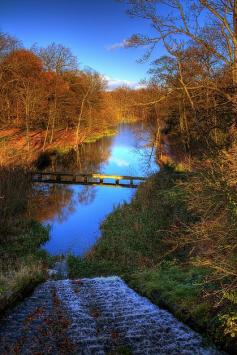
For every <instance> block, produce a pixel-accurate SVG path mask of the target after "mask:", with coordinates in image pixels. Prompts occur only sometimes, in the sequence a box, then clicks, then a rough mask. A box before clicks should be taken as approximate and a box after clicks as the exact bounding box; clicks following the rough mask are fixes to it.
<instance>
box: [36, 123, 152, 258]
mask: <svg viewBox="0 0 237 355" xmlns="http://www.w3.org/2000/svg"><path fill="white" fill-rule="evenodd" d="M151 141H152V132H151V131H150V130H149V127H148V126H147V125H145V124H144V123H139V124H133V125H123V126H121V127H120V129H119V130H118V133H117V135H115V136H114V137H103V138H102V139H100V140H98V141H96V142H94V143H87V144H83V145H82V146H80V147H79V151H78V152H75V151H74V150H71V151H69V152H67V153H65V154H62V153H52V154H51V156H50V157H49V159H48V158H47V159H48V161H47V164H46V165H47V166H46V167H45V169H44V170H45V171H60V172H73V173H80V172H87V173H91V172H93V173H95V172H101V173H104V174H120V175H132V176H147V175H149V174H151V173H152V172H154V171H155V170H157V169H158V166H157V164H156V162H155V158H154V156H153V155H152V147H151ZM133 194H134V189H130V188H127V189H124V188H112V187H105V186H80V185H57V184H55V185H53V184H51V185H50V184H37V185H36V186H35V191H34V196H33V198H32V201H31V205H32V208H31V210H32V215H33V216H34V217H35V218H37V219H38V220H39V221H41V222H43V223H45V224H49V225H50V228H51V238H50V240H49V242H47V244H46V245H45V246H44V248H45V249H46V250H47V251H48V252H49V253H51V254H53V255H57V254H66V253H68V252H70V253H73V254H75V255H80V256H82V255H84V254H85V253H86V252H88V251H89V250H90V249H91V247H92V246H93V245H94V244H95V242H96V240H97V239H98V238H99V236H100V230H99V226H100V223H101V222H102V221H103V220H104V218H105V217H106V215H108V214H109V213H110V212H111V211H112V210H113V208H114V207H116V206H118V205H119V204H121V203H124V202H129V201H130V200H131V198H132V196H133Z"/></svg>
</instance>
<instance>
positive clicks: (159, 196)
mask: <svg viewBox="0 0 237 355" xmlns="http://www.w3.org/2000/svg"><path fill="white" fill-rule="evenodd" d="M179 170H180V172H176V171H174V169H173V168H172V167H171V168H170V167H168V168H167V169H164V170H163V171H162V172H161V173H159V174H156V175H154V176H152V177H151V178H149V179H148V180H147V181H146V182H145V183H144V184H142V185H141V186H140V187H139V188H138V190H137V193H136V195H135V197H134V199H133V200H132V201H131V203H130V204H124V205H122V206H119V207H118V208H116V209H115V210H114V211H113V212H112V213H111V214H110V215H109V216H108V217H107V219H106V220H105V221H104V222H103V223H102V225H101V234H102V237H101V238H100V239H99V240H98V242H97V244H96V245H95V247H94V248H93V249H92V251H91V252H90V253H89V254H88V255H87V256H86V257H85V258H84V259H80V258H77V257H75V256H70V257H69V269H70V276H71V277H72V278H76V277H94V276H106V275H119V276H121V277H123V278H124V279H125V280H126V281H127V282H128V284H129V285H130V286H131V287H133V288H134V289H136V290H137V291H138V292H139V293H141V294H143V295H145V296H147V297H149V298H150V299H151V300H152V301H153V302H154V303H156V304H158V305H160V306H162V307H165V308H168V309H169V310H170V311H171V312H172V313H174V314H175V315H176V317H178V318H179V319H181V320H182V321H184V322H187V323H188V324H190V325H191V326H192V327H193V328H194V329H196V330H198V331H200V332H202V333H203V334H204V335H208V336H210V337H211V338H212V339H213V340H214V341H215V342H216V344H219V345H220V346H221V347H224V348H225V349H226V350H228V351H229V352H230V353H231V352H232V353H236V349H237V344H236V339H237V337H235V334H234V333H233V332H234V331H235V328H234V327H235V323H234V322H235V314H236V305H235V304H234V303H233V302H231V301H229V300H227V301H223V283H224V282H225V278H224V277H221V278H219V279H218V278H213V279H212V277H213V270H212V269H211V268H210V267H209V266H205V265H201V264H200V263H198V253H197V254H194V255H193V254H192V249H193V247H192V246H190V244H189V243H187V244H185V243H184V244H183V245H182V247H180V246H179V243H177V240H178V241H179V240H186V239H185V238H186V235H187V234H188V233H190V230H191V231H192V230H194V231H195V228H196V226H197V225H198V224H199V223H200V218H201V217H200V213H199V211H198V213H195V210H194V209H192V210H190V209H189V206H188V203H187V201H188V199H189V195H188V193H189V192H188V191H187V189H186V188H185V184H186V183H189V181H191V180H190V179H191V178H192V176H193V174H192V175H191V174H190V173H188V172H186V173H185V172H183V171H182V170H183V169H179ZM193 204H194V203H193ZM187 240H188V242H189V239H187ZM202 247H203V246H202ZM208 248H209V245H208ZM200 255H201V254H200ZM232 282H233V280H232ZM219 296H220V297H219ZM232 297H233V296H232ZM227 327H229V328H227ZM231 332H232V336H231ZM233 334H234V336H233Z"/></svg>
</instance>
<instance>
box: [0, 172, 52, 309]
mask: <svg viewBox="0 0 237 355" xmlns="http://www.w3.org/2000/svg"><path fill="white" fill-rule="evenodd" d="M31 190H32V185H31V181H30V179H29V175H28V173H27V170H26V169H23V168H7V169H6V168H1V169H0V220H1V223H0V313H1V312H3V311H4V310H5V309H6V308H7V307H9V306H11V305H12V304H13V303H14V302H16V301H17V300H20V299H21V298H22V297H23V296H24V295H25V294H27V293H28V292H30V291H31V290H32V289H33V288H34V286H35V285H37V284H38V283H39V282H41V281H44V280H45V279H46V276H47V275H46V270H47V268H48V265H49V264H50V263H51V258H50V257H49V256H48V255H47V253H45V252H44V251H42V250H40V246H41V245H42V244H44V243H45V242H46V241H47V240H48V238H49V231H48V229H47V228H45V227H43V226H42V225H41V224H40V223H38V222H36V221H33V220H32V219H31V218H30V214H29V196H30V194H31Z"/></svg>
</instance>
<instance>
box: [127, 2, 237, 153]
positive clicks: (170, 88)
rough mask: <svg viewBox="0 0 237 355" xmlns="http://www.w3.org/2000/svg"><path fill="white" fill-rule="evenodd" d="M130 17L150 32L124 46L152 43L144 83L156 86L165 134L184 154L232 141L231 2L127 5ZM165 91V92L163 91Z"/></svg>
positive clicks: (236, 32)
mask: <svg viewBox="0 0 237 355" xmlns="http://www.w3.org/2000/svg"><path fill="white" fill-rule="evenodd" d="M128 11H129V13H130V15H131V16H133V17H139V18H144V20H145V21H148V22H149V24H150V25H151V26H152V28H153V30H154V31H153V33H150V34H148V35H143V34H134V35H133V36H132V37H131V38H130V39H128V40H127V41H126V45H127V46H128V47H138V46H143V47H144V48H146V49H147V52H146V54H145V57H149V56H150V55H151V54H152V55H154V53H155V48H156V45H158V44H159V45H160V46H163V49H164V51H165V53H166V54H165V55H163V56H160V57H158V58H157V59H156V60H154V61H153V64H152V67H151V69H150V72H149V74H150V78H149V79H148V85H150V86H151V87H153V86H155V87H157V86H159V88H160V90H161V93H162V94H161V95H158V96H157V98H156V101H155V102H153V103H152V102H151V105H155V106H157V107H158V109H159V110H160V111H161V112H160V121H162V122H163V124H165V126H166V132H169V133H170V134H171V135H172V136H175V137H176V138H179V139H180V140H181V141H182V143H183V146H184V147H185V149H186V151H190V149H191V150H192V151H194V149H193V148H195V150H198V151H202V152H204V151H205V154H206V153H207V152H208V151H210V149H211V150H212V149H214V150H216V148H217V150H218V149H220V148H222V147H223V146H226V145H228V144H229V143H230V142H231V141H233V131H235V130H236V117H237V115H236V112H237V40H236V38H237V20H236V19H237V3H236V1H234V0H228V1H227V0H224V1H223V0H220V1H219V0H216V1H202V0H191V1H188V2H187V1H183V0H168V1H159V0H158V1H157V0H154V1H149V2H148V1H145V0H144V1H143V0H142V1H136V0H135V1H128ZM162 89H163V91H162Z"/></svg>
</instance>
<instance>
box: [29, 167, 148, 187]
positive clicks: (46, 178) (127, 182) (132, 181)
mask: <svg viewBox="0 0 237 355" xmlns="http://www.w3.org/2000/svg"><path fill="white" fill-rule="evenodd" d="M31 179H32V181H33V182H41V183H42V182H43V183H50V184H55V183H56V184H77V185H103V186H112V187H127V188H136V187H138V186H139V184H140V183H141V182H143V181H145V180H146V178H144V177H139V176H122V175H106V174H72V173H60V172H38V171H37V172H32V173H31Z"/></svg>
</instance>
